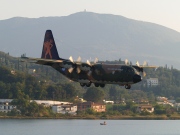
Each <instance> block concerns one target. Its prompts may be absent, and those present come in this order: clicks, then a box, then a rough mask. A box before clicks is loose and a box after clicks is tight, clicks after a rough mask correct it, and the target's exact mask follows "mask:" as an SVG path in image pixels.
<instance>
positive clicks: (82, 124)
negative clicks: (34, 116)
mask: <svg viewBox="0 0 180 135" xmlns="http://www.w3.org/2000/svg"><path fill="white" fill-rule="evenodd" d="M101 122H103V120H60V119H56V120H53V119H46V120H44V119H40V120H39V119H38V120H29V119H28V120H26V119H22V120H21V119H20V120H19V119H0V135H180V121H179V120H106V122H107V125H105V126H104V125H100V123H101Z"/></svg>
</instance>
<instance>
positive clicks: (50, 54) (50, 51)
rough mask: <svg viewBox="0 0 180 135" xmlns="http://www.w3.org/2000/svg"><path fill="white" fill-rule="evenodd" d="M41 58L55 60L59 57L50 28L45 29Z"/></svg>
mask: <svg viewBox="0 0 180 135" xmlns="http://www.w3.org/2000/svg"><path fill="white" fill-rule="evenodd" d="M41 58H43V59H55V60H59V59H60V58H59V55H58V52H57V48H56V44H55V41H54V38H53V34H52V32H51V30H46V33H45V36H44V44H43V49H42V55H41Z"/></svg>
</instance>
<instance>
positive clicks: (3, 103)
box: [0, 99, 16, 113]
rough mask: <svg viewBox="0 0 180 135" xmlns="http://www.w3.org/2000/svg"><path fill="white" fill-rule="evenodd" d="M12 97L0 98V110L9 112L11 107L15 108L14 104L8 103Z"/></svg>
mask: <svg viewBox="0 0 180 135" xmlns="http://www.w3.org/2000/svg"><path fill="white" fill-rule="evenodd" d="M11 101H12V99H0V112H5V113H7V112H10V111H11V110H13V109H16V106H14V105H10V104H9V103H10V102H11Z"/></svg>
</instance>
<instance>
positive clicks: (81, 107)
mask: <svg viewBox="0 0 180 135" xmlns="http://www.w3.org/2000/svg"><path fill="white" fill-rule="evenodd" d="M89 108H91V109H93V110H94V111H96V112H105V111H106V105H105V104H101V103H94V102H91V101H88V102H82V103H78V105H77V110H78V111H84V110H86V109H89Z"/></svg>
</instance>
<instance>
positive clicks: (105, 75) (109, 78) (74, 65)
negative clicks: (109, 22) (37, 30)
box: [21, 30, 156, 89]
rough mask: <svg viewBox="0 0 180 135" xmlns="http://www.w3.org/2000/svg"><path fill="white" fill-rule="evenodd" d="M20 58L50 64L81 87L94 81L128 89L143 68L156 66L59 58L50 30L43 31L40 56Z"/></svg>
mask: <svg viewBox="0 0 180 135" xmlns="http://www.w3.org/2000/svg"><path fill="white" fill-rule="evenodd" d="M21 58H23V59H26V60H31V61H33V62H34V63H36V64H41V65H48V66H51V67H53V68H54V69H56V70H57V71H59V72H60V73H61V74H63V75H64V76H66V77H67V78H69V79H70V80H72V81H76V82H79V83H80V85H81V86H82V87H83V86H87V87H90V86H91V84H92V83H94V85H95V86H96V87H104V86H105V84H118V85H120V86H125V88H126V89H130V88H131V85H132V84H135V83H138V82H140V81H141V80H142V77H141V75H140V74H139V73H140V72H142V73H143V68H146V67H147V68H156V66H140V65H139V63H136V65H127V64H107V63H98V60H97V59H96V60H95V62H94V63H91V62H90V61H89V60H87V62H81V58H80V57H79V58H78V60H77V61H74V60H73V58H72V57H70V58H69V59H63V58H60V57H59V55H58V51H57V48H56V44H55V41H54V38H53V35H52V32H51V30H47V31H46V33H45V37H44V44H43V49H42V55H41V58H30V57H21Z"/></svg>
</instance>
